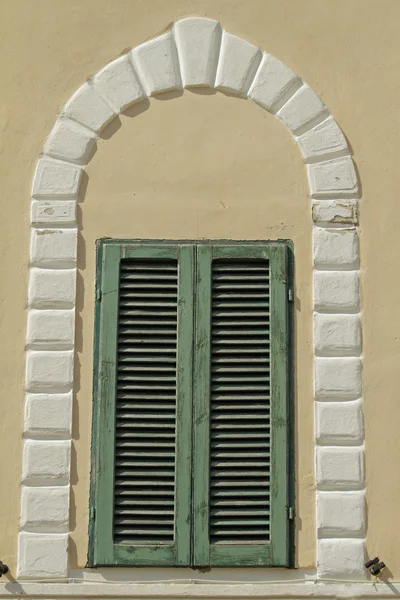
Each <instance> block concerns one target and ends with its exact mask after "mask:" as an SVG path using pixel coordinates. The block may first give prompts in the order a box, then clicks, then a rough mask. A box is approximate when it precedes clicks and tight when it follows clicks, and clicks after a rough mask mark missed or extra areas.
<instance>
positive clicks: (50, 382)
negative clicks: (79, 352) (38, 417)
mask: <svg viewBox="0 0 400 600" xmlns="http://www.w3.org/2000/svg"><path fill="white" fill-rule="evenodd" d="M73 375H74V353H73V351H68V350H66V351H56V350H53V351H48V352H45V351H41V350H37V351H36V350H31V351H29V352H27V357H26V385H27V391H28V392H47V391H49V390H50V391H51V392H55V393H57V392H61V393H62V392H69V391H70V390H71V388H72V383H73Z"/></svg>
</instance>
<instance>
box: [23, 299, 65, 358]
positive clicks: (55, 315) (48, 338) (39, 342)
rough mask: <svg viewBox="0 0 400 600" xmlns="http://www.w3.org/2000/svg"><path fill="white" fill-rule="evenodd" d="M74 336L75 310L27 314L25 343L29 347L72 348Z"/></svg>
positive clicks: (48, 310) (43, 311) (51, 310)
mask: <svg viewBox="0 0 400 600" xmlns="http://www.w3.org/2000/svg"><path fill="white" fill-rule="evenodd" d="M74 335H75V309H71V310H54V309H47V310H36V309H34V308H31V309H30V311H29V312H28V329H27V334H26V342H27V344H28V345H29V346H30V347H37V348H39V347H40V348H45V347H52V348H60V349H65V350H69V349H72V348H73V345H74Z"/></svg>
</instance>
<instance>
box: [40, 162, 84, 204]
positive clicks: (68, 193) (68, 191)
mask: <svg viewBox="0 0 400 600" xmlns="http://www.w3.org/2000/svg"><path fill="white" fill-rule="evenodd" d="M81 177H82V167H79V166H78V165H71V164H70V163H66V162H63V161H60V160H56V159H52V158H47V157H44V158H41V159H40V160H39V161H38V164H37V167H36V172H35V176H34V178H33V186H32V195H33V196H34V197H42V196H50V197H51V198H54V197H57V196H61V197H65V198H74V197H77V196H78V191H79V184H80V181H81Z"/></svg>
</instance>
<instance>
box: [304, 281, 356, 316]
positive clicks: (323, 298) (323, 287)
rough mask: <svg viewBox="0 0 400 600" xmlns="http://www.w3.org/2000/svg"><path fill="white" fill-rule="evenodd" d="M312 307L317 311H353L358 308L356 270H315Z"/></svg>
mask: <svg viewBox="0 0 400 600" xmlns="http://www.w3.org/2000/svg"><path fill="white" fill-rule="evenodd" d="M314 308H315V310H318V311H322V312H324V311H335V312H343V313H346V312H353V311H358V310H359V309H360V283H359V272H358V271H315V272H314Z"/></svg>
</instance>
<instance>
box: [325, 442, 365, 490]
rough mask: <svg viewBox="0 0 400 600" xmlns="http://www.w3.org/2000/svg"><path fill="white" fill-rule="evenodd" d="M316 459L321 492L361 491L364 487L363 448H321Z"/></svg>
mask: <svg viewBox="0 0 400 600" xmlns="http://www.w3.org/2000/svg"><path fill="white" fill-rule="evenodd" d="M316 458H317V469H316V471H317V472H316V479H317V488H318V489H319V490H360V489H362V488H363V487H364V451H363V447H362V446H357V447H353V446H319V447H317V450H316Z"/></svg>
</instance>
